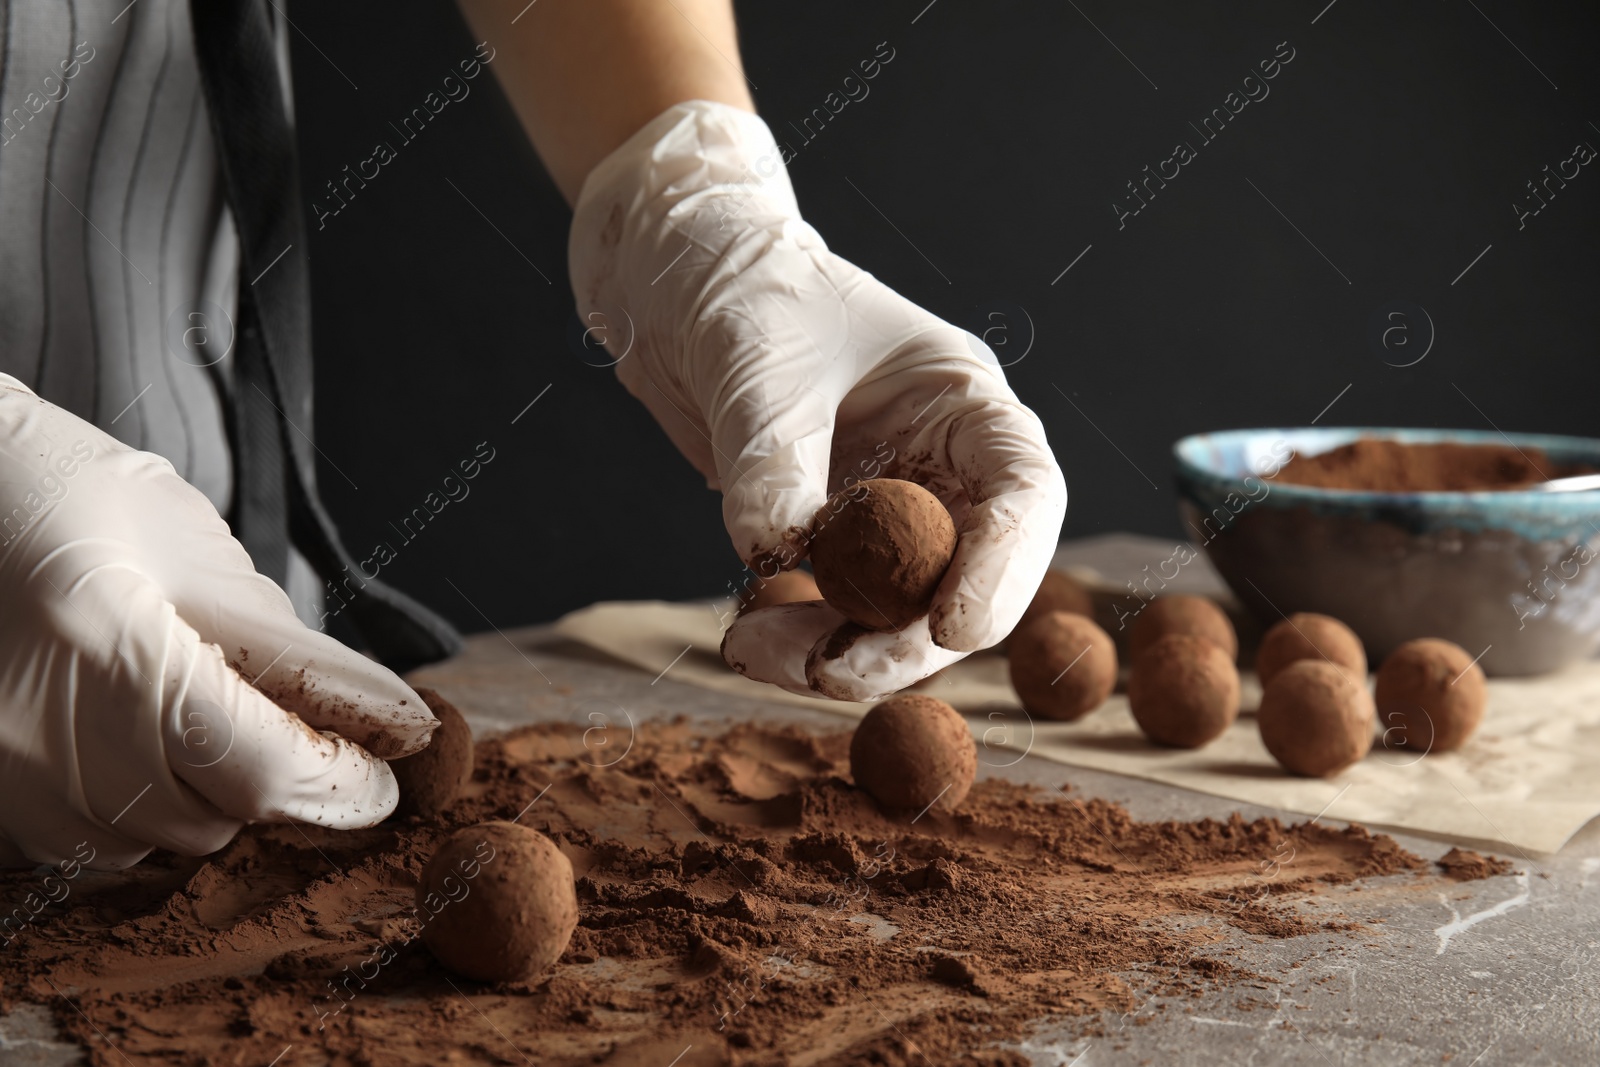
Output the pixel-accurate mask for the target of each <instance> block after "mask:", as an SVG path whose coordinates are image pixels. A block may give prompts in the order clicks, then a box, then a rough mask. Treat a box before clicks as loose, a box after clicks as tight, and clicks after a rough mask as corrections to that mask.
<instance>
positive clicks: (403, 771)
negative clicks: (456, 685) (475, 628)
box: [389, 689, 472, 818]
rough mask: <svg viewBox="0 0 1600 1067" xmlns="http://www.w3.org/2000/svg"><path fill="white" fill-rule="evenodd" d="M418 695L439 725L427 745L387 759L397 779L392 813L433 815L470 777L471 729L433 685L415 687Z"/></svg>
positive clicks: (441, 809) (449, 801)
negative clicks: (396, 801) (397, 799)
mask: <svg viewBox="0 0 1600 1067" xmlns="http://www.w3.org/2000/svg"><path fill="white" fill-rule="evenodd" d="M417 695H418V696H419V697H421V698H422V702H423V703H424V704H426V705H428V710H429V711H431V712H433V717H434V718H436V719H438V720H439V725H438V726H437V727H435V728H434V731H433V737H432V738H431V739H430V740H429V741H428V747H427V748H425V749H423V750H422V751H421V752H418V753H415V754H414V755H410V756H405V757H403V758H401V759H397V760H390V761H389V769H390V770H391V771H393V772H394V777H395V780H396V781H397V782H399V783H400V804H399V806H398V807H396V808H395V814H396V815H421V816H422V817H424V818H432V817H433V816H435V815H437V814H439V813H440V812H441V811H443V810H444V809H445V808H448V807H449V806H450V803H451V802H452V801H453V800H455V798H456V797H457V796H458V795H459V794H460V792H461V790H462V788H463V787H464V786H465V785H466V784H467V782H468V781H469V780H470V779H471V778H472V729H471V728H470V727H469V726H467V720H465V719H463V718H462V717H461V713H460V712H459V711H457V710H456V707H455V705H454V704H452V703H450V702H449V701H448V700H446V699H445V698H444V697H442V696H440V695H439V694H438V693H436V692H434V691H433V690H432V689H418V690H417Z"/></svg>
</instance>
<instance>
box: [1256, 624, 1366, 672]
mask: <svg viewBox="0 0 1600 1067" xmlns="http://www.w3.org/2000/svg"><path fill="white" fill-rule="evenodd" d="M1303 659H1318V660H1326V661H1327V662H1329V663H1334V664H1337V665H1338V666H1340V667H1343V668H1345V669H1346V670H1348V671H1349V672H1350V673H1351V674H1353V675H1355V676H1356V678H1358V679H1361V680H1365V678H1366V677H1367V652H1366V649H1364V648H1363V647H1362V646H1361V638H1359V637H1357V636H1356V633H1355V631H1354V630H1352V629H1350V627H1348V626H1346V625H1345V624H1344V623H1342V622H1340V621H1339V620H1338V619H1335V618H1334V617H1333V616H1331V615H1318V614H1316V613H1315V612H1310V611H1299V612H1296V613H1295V614H1293V615H1290V616H1289V617H1288V618H1286V619H1280V620H1279V621H1278V622H1277V624H1276V625H1274V626H1273V627H1272V629H1270V630H1268V631H1267V632H1266V635H1265V636H1264V637H1262V638H1261V647H1260V648H1259V649H1257V650H1256V676H1257V677H1258V678H1260V679H1261V684H1262V686H1263V687H1264V686H1266V685H1267V684H1268V683H1270V682H1271V681H1272V679H1273V678H1274V677H1276V676H1277V674H1278V672H1279V671H1281V670H1283V669H1284V668H1285V667H1287V666H1289V664H1291V663H1294V662H1296V661H1298V660H1303Z"/></svg>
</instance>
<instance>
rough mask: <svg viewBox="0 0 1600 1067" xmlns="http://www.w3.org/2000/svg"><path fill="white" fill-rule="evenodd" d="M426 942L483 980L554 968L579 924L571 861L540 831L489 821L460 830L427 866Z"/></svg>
mask: <svg viewBox="0 0 1600 1067" xmlns="http://www.w3.org/2000/svg"><path fill="white" fill-rule="evenodd" d="M417 910H418V913H419V915H420V917H421V918H422V919H423V920H424V924H425V925H424V926H423V927H422V940H423V943H424V944H426V945H427V946H428V950H429V951H430V952H432V953H433V955H434V958H436V959H437V960H438V961H439V962H440V963H442V964H444V965H445V966H446V967H448V968H450V969H451V970H452V971H455V972H456V973H457V974H459V975H461V976H463V977H465V978H472V979H474V980H476V981H479V982H513V981H518V980H521V979H524V978H531V977H532V976H533V975H535V974H538V973H539V972H540V971H543V970H544V969H545V968H546V967H549V966H550V965H551V964H552V963H554V962H555V961H556V960H557V959H558V958H560V956H561V953H562V952H564V951H566V948H567V942H568V941H570V940H571V939H572V931H573V930H575V929H577V926H578V894H577V890H576V888H575V887H574V884H573V878H572V863H571V862H570V861H569V860H568V859H567V857H566V856H564V855H562V853H561V850H560V849H558V848H556V846H555V843H554V842H552V841H551V840H550V839H549V838H548V837H546V836H544V835H543V834H541V833H539V832H538V831H536V830H529V829H528V828H526V827H523V826H518V825H516V824H515V823H509V822H485V823H479V824H478V825H476V826H468V827H465V828H463V829H461V830H457V831H456V832H455V833H453V834H451V835H450V836H449V837H448V838H446V839H445V840H444V843H443V844H441V845H440V846H439V847H438V849H436V850H435V851H434V853H433V856H432V858H430V859H429V860H428V865H427V867H425V868H424V869H423V872H422V881H421V882H419V883H418V885H417Z"/></svg>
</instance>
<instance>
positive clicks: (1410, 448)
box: [1276, 437, 1596, 493]
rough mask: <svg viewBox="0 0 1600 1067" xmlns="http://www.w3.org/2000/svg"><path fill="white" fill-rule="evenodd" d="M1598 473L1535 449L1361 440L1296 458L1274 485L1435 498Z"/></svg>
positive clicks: (1456, 443) (1362, 438)
mask: <svg viewBox="0 0 1600 1067" xmlns="http://www.w3.org/2000/svg"><path fill="white" fill-rule="evenodd" d="M1594 473H1596V471H1595V468H1593V467H1590V466H1587V465H1585V464H1581V463H1556V462H1553V461H1552V460H1551V459H1550V457H1549V456H1548V455H1546V454H1545V452H1544V450H1543V449H1539V448H1535V447H1533V446H1532V445H1528V446H1526V447H1522V448H1513V447H1511V446H1510V445H1500V444H1483V445H1480V444H1465V443H1462V442H1459V441H1434V442H1417V443H1407V442H1403V441H1394V440H1390V439H1388V438H1382V437H1360V438H1357V439H1356V440H1354V441H1351V442H1350V443H1349V444H1346V445H1340V446H1339V447H1338V448H1334V449H1330V450H1329V451H1327V452H1319V453H1318V454H1316V455H1314V456H1302V455H1297V456H1295V457H1294V458H1293V459H1291V460H1290V461H1289V462H1288V464H1287V465H1285V466H1284V468H1283V470H1281V471H1279V472H1278V474H1277V476H1276V479H1277V480H1278V481H1280V482H1289V483H1291V484H1293V485H1307V486H1315V487H1317V488H1320V489H1352V490H1364V491H1366V492H1376V493H1437V492H1485V491H1494V490H1507V489H1523V488H1526V487H1528V486H1530V485H1535V484H1537V483H1539V482H1543V481H1546V480H1548V479H1551V478H1567V477H1571V476H1572V475H1575V474H1594Z"/></svg>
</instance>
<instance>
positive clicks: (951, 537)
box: [811, 478, 956, 630]
mask: <svg viewBox="0 0 1600 1067" xmlns="http://www.w3.org/2000/svg"><path fill="white" fill-rule="evenodd" d="M811 528H812V541H811V567H812V570H813V572H814V573H815V575H816V579H817V587H818V588H819V589H821V591H822V595H823V597H824V598H825V599H826V600H827V601H828V603H829V604H831V605H832V606H833V607H834V608H835V609H836V610H837V611H838V612H839V613H840V614H842V615H844V617H845V618H847V619H849V620H850V621H851V622H854V623H856V624H857V625H859V626H864V627H866V628H867V629H869V630H900V629H903V628H904V627H906V626H907V625H909V624H910V623H912V622H914V621H916V620H917V619H919V618H921V617H922V616H924V615H926V614H927V613H928V607H929V605H931V604H932V603H933V594H934V591H935V590H937V589H938V587H939V581H940V579H942V578H943V577H944V572H945V571H946V570H948V569H949V568H950V561H951V559H953V558H954V557H955V551H956V524H955V521H954V520H953V519H951V518H950V513H949V512H948V511H946V510H945V507H944V505H943V504H941V503H940V502H939V498H938V497H936V496H934V495H933V494H932V493H930V492H928V491H927V490H926V489H924V488H922V486H920V485H916V484H915V483H913V482H906V481H901V480H899V479H897V478H876V479H873V480H872V481H867V482H860V483H857V484H856V485H853V486H851V487H850V488H849V489H845V490H841V491H840V492H838V493H835V494H834V495H833V496H832V497H831V498H830V499H829V500H828V502H827V503H826V504H824V505H823V506H822V507H821V508H820V509H819V510H818V511H817V514H816V517H815V519H813V520H812V527H811Z"/></svg>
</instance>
